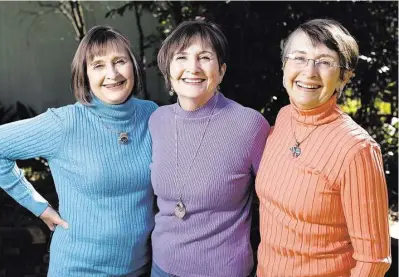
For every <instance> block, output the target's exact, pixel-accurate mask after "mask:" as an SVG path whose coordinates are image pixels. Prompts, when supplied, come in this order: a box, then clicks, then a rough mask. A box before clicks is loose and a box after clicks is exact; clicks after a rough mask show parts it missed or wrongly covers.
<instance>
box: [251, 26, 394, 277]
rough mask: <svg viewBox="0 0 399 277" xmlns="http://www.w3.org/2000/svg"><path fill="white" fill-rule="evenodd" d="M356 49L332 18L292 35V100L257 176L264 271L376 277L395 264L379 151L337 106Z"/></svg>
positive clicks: (288, 50) (270, 276) (282, 275)
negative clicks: (392, 255)
mask: <svg viewBox="0 0 399 277" xmlns="http://www.w3.org/2000/svg"><path fill="white" fill-rule="evenodd" d="M358 55H359V50H358V45H357V43H356V41H355V39H354V38H353V37H352V36H351V35H350V34H349V32H348V31H347V30H346V29H345V28H344V27H343V26H342V25H341V24H339V23H338V22H336V21H333V20H326V19H315V20H311V21H308V22H306V23H304V24H302V25H300V26H299V27H298V28H297V29H296V30H295V31H294V32H293V33H292V34H291V35H290V36H289V37H288V38H287V40H286V43H285V46H284V49H283V52H282V62H283V72H284V77H283V85H284V87H285V88H286V90H287V92H288V95H289V97H290V102H291V104H290V105H288V106H286V107H284V108H282V109H281V111H280V112H279V114H278V116H277V120H276V124H275V126H274V128H273V130H272V131H271V134H270V135H269V138H268V141H267V143H266V148H265V151H264V154H263V157H262V161H261V164H260V168H259V171H258V175H257V179H256V192H257V194H258V197H259V199H260V234H261V243H260V245H259V250H258V268H257V276H258V277H305V276H306V277H316V276H317V277H321V276H323V277H326V276H331V277H332V276H334V277H338V276H341V277H346V276H352V277H353V276H356V277H365V276H370V277H371V276H372V277H378V276H384V274H385V272H386V271H387V270H388V268H389V266H390V263H391V257H390V237H389V231H388V200H387V187H386V182H385V176H384V170H383V162H382V156H381V151H380V147H379V145H378V144H377V143H376V142H375V141H374V140H373V139H372V138H371V137H370V135H369V134H368V133H367V132H366V131H365V130H364V129H362V128H361V127H360V126H359V125H358V124H356V123H355V122H354V121H353V120H352V119H351V118H350V117H349V116H348V115H346V114H345V113H344V112H342V111H341V110H340V108H339V107H338V106H337V98H338V97H339V96H340V95H341V93H342V91H343V88H344V86H345V84H346V83H347V82H348V80H349V78H350V77H351V75H352V73H353V70H354V68H355V65H356V63H357V60H358Z"/></svg>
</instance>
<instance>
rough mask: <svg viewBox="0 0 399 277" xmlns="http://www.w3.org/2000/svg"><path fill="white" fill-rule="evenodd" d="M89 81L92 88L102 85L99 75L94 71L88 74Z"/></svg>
mask: <svg viewBox="0 0 399 277" xmlns="http://www.w3.org/2000/svg"><path fill="white" fill-rule="evenodd" d="M87 79H88V80H89V84H90V87H96V86H99V85H100V80H99V79H100V78H99V74H96V73H95V72H93V71H88V72H87Z"/></svg>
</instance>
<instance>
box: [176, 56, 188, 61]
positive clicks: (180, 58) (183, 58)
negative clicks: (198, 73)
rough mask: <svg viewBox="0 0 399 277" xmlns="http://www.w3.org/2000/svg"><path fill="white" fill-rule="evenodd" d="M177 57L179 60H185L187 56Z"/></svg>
mask: <svg viewBox="0 0 399 277" xmlns="http://www.w3.org/2000/svg"><path fill="white" fill-rule="evenodd" d="M175 59H176V60H177V61H179V60H185V59H186V57H185V56H177V57H176V58H175Z"/></svg>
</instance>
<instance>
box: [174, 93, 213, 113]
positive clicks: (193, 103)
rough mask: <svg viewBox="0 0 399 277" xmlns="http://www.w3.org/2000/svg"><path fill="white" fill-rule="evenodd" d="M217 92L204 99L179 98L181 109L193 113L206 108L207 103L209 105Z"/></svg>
mask: <svg viewBox="0 0 399 277" xmlns="http://www.w3.org/2000/svg"><path fill="white" fill-rule="evenodd" d="M215 93H216V92H214V93H212V94H209V95H206V96H204V97H197V98H188V97H184V96H178V99H177V101H178V103H179V105H180V107H181V108H182V109H183V110H185V111H188V112H192V111H195V110H198V109H199V108H201V107H202V106H204V105H205V104H206V103H208V101H209V99H211V98H212V97H213V96H214V95H215Z"/></svg>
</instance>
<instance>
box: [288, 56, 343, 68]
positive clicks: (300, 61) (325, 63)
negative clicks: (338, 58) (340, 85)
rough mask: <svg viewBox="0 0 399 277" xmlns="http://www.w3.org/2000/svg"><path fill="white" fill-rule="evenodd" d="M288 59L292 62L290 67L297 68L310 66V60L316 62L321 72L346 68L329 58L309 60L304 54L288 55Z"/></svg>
mask: <svg viewBox="0 0 399 277" xmlns="http://www.w3.org/2000/svg"><path fill="white" fill-rule="evenodd" d="M285 58H286V59H288V60H289V61H290V63H289V64H290V65H292V66H294V67H297V68H304V67H306V66H307V65H308V63H309V60H311V61H313V62H314V65H315V67H316V68H318V69H320V70H331V69H333V68H339V67H342V68H345V67H344V66H340V65H339V64H337V63H336V62H334V61H333V60H331V59H329V58H321V59H316V60H315V59H309V58H307V57H306V56H305V55H302V54H288V55H287V56H285Z"/></svg>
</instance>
